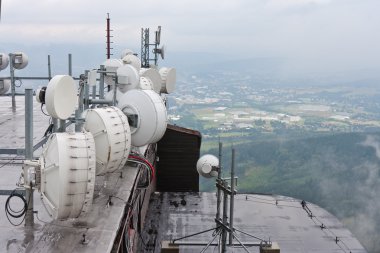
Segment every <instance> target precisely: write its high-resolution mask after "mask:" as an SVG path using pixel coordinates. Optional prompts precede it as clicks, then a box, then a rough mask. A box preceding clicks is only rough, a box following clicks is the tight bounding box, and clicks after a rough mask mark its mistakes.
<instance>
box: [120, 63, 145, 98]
mask: <svg viewBox="0 0 380 253" xmlns="http://www.w3.org/2000/svg"><path fill="white" fill-rule="evenodd" d="M117 81H118V84H119V89H120V91H121V92H123V93H124V92H127V91H128V90H131V89H134V88H136V87H137V85H138V84H139V82H140V75H139V73H138V71H137V70H136V69H135V68H134V67H133V66H132V65H123V66H121V67H119V68H118V69H117Z"/></svg>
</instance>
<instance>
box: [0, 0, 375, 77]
mask: <svg viewBox="0 0 380 253" xmlns="http://www.w3.org/2000/svg"><path fill="white" fill-rule="evenodd" d="M2 2H3V8H2V12H3V13H2V20H1V24H0V38H1V39H0V50H6V49H2V47H1V43H2V42H4V43H26V44H36V45H41V47H42V46H43V45H45V44H48V43H70V44H72V43H81V44H83V43H86V44H88V43H94V44H95V43H98V44H99V43H104V41H105V31H104V30H105V18H106V13H107V12H109V13H110V15H111V19H112V21H111V22H112V29H113V30H114V32H113V36H114V38H113V41H114V43H115V44H118V45H119V44H125V45H126V46H127V47H128V46H129V45H131V46H130V47H134V48H139V45H140V44H139V43H140V28H141V27H152V28H155V27H157V25H161V26H162V27H163V34H162V40H163V42H165V44H166V45H167V46H168V48H169V49H170V50H171V51H186V52H212V53H224V54H229V53H231V54H232V53H234V54H236V55H237V56H240V57H246V58H249V57H286V58H292V59H296V60H300V59H307V62H309V63H310V62H313V61H316V62H320V63H322V64H321V65H325V64H327V63H329V64H331V66H334V65H343V66H347V67H348V68H349V67H356V68H359V67H363V68H375V69H379V70H380V0H160V1H158V0H138V1H136V0H135V1H129V0H108V1H106V0H103V1H98V0H34V1H33V0H2Z"/></svg>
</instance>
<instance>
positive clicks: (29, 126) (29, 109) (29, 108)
mask: <svg viewBox="0 0 380 253" xmlns="http://www.w3.org/2000/svg"><path fill="white" fill-rule="evenodd" d="M25 159H26V160H32V159H33V89H30V88H28V89H25ZM28 169H29V166H26V165H24V182H25V190H26V192H25V198H26V201H27V203H28V205H27V210H26V213H25V226H33V225H34V216H33V188H32V184H31V182H30V178H29V176H28Z"/></svg>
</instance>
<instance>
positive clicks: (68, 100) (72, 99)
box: [45, 75, 77, 119]
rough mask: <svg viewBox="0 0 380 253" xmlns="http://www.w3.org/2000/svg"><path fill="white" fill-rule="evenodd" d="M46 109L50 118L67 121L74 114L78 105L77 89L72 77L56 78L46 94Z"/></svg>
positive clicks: (60, 76) (62, 76)
mask: <svg viewBox="0 0 380 253" xmlns="http://www.w3.org/2000/svg"><path fill="white" fill-rule="evenodd" d="M45 101H46V109H47V111H48V113H49V114H50V116H52V117H54V118H58V119H67V118H68V117H70V115H71V114H72V113H73V112H74V110H75V106H76V103H77V89H76V85H75V81H74V79H73V78H72V77H71V76H67V75H57V76H54V77H53V78H52V79H51V80H50V82H49V84H48V86H47V88H46V94H45Z"/></svg>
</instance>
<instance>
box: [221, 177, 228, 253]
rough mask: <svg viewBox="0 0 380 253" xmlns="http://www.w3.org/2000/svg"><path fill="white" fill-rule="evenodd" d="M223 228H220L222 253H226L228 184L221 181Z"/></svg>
mask: <svg viewBox="0 0 380 253" xmlns="http://www.w3.org/2000/svg"><path fill="white" fill-rule="evenodd" d="M223 186H224V187H223V228H222V253H225V252H227V251H226V250H227V229H226V227H227V219H228V217H227V202H228V194H227V190H226V188H227V187H228V183H227V182H226V181H223Z"/></svg>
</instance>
